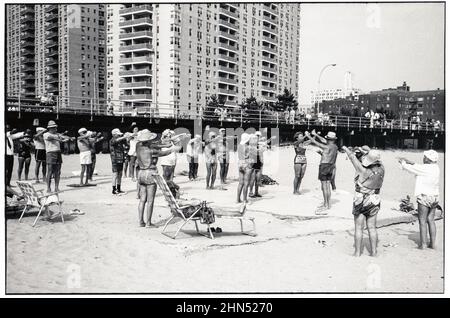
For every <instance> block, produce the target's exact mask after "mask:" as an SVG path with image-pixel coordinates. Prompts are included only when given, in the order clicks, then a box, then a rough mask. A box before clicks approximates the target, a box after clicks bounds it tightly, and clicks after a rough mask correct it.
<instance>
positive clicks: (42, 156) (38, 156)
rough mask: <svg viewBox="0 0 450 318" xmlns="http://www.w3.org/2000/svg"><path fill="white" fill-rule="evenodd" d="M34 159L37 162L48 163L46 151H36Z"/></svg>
mask: <svg viewBox="0 0 450 318" xmlns="http://www.w3.org/2000/svg"><path fill="white" fill-rule="evenodd" d="M34 157H35V159H36V161H46V159H47V156H46V155H45V149H36V151H35V152H34Z"/></svg>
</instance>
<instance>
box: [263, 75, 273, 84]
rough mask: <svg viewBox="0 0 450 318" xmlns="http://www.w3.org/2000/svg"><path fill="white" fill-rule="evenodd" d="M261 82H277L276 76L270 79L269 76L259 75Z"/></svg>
mask: <svg viewBox="0 0 450 318" xmlns="http://www.w3.org/2000/svg"><path fill="white" fill-rule="evenodd" d="M261 80H263V81H267V82H272V83H276V82H277V77H276V76H274V77H270V76H267V75H261Z"/></svg>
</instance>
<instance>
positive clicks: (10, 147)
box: [6, 131, 24, 156]
mask: <svg viewBox="0 0 450 318" xmlns="http://www.w3.org/2000/svg"><path fill="white" fill-rule="evenodd" d="M23 135H24V133H23V132H19V133H15V134H12V135H11V133H10V132H9V131H8V132H7V133H6V138H8V140H9V144H8V142H6V154H7V155H9V156H14V142H13V140H14V139H19V138H22V137H23Z"/></svg>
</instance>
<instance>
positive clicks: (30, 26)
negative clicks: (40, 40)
mask: <svg viewBox="0 0 450 318" xmlns="http://www.w3.org/2000/svg"><path fill="white" fill-rule="evenodd" d="M33 22H34V20H33ZM20 31H22V32H33V31H34V23H33V24H31V23H27V24H22V25H21V26H20Z"/></svg>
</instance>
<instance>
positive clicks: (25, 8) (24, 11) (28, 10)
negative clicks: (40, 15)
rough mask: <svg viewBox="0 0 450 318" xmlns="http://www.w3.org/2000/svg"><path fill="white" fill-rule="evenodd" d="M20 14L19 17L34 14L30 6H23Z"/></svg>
mask: <svg viewBox="0 0 450 318" xmlns="http://www.w3.org/2000/svg"><path fill="white" fill-rule="evenodd" d="M20 14H21V15H26V14H34V9H33V7H31V6H27V5H25V6H23V7H22V8H21V9H20Z"/></svg>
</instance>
